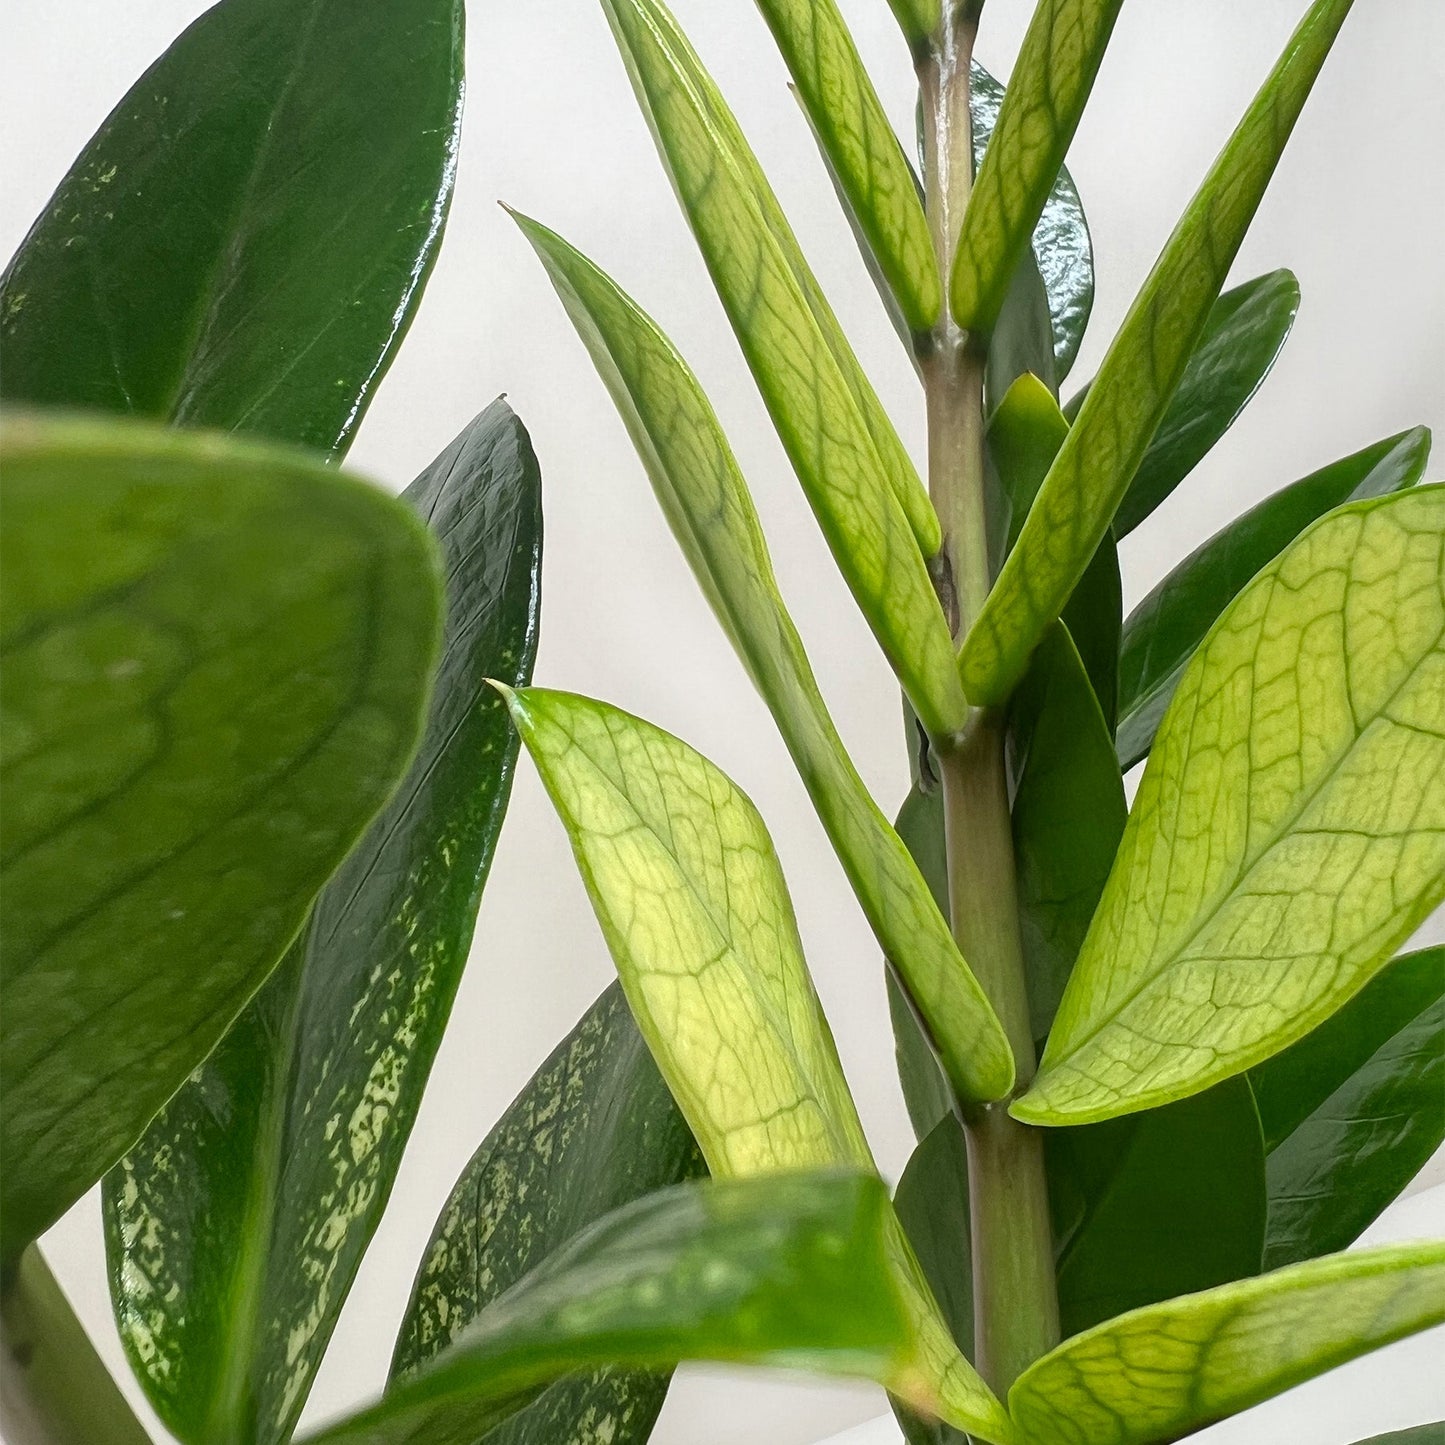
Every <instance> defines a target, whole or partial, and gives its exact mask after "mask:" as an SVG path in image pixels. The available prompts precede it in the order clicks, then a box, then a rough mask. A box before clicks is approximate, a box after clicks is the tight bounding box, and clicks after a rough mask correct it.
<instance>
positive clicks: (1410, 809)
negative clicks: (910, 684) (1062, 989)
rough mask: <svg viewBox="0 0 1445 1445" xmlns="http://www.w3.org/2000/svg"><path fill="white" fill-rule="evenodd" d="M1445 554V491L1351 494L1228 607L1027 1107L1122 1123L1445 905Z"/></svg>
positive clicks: (1279, 1027) (1288, 1020)
mask: <svg viewBox="0 0 1445 1445" xmlns="http://www.w3.org/2000/svg"><path fill="white" fill-rule="evenodd" d="M1442 553H1445V487H1439V486H1433V487H1422V488H1417V489H1415V490H1413V491H1409V492H1402V493H1397V494H1395V495H1393V496H1389V497H1385V498H1381V499H1378V500H1374V501H1368V502H1356V503H1352V504H1350V505H1349V506H1348V507H1344V508H1341V509H1340V510H1339V511H1336V512H1333V513H1331V514H1330V515H1329V516H1327V517H1325V518H1323V519H1322V520H1321V521H1320V522H1318V523H1316V524H1315V526H1314V527H1312V528H1311V529H1310V530H1309V531H1307V532H1306V533H1305V534H1304V535H1303V536H1302V537H1301V538H1300V539H1299V540H1298V541H1297V542H1295V544H1294V545H1293V546H1292V547H1291V548H1290V549H1289V550H1288V551H1287V552H1285V553H1284V555H1283V556H1282V557H1280V558H1279V559H1278V560H1277V561H1275V562H1274V563H1272V564H1271V565H1270V566H1269V567H1267V568H1266V569H1265V570H1264V571H1263V572H1262V573H1260V575H1259V576H1258V577H1256V578H1255V580H1254V581H1253V582H1252V583H1250V585H1249V586H1248V587H1247V588H1245V590H1244V591H1243V592H1242V593H1240V595H1239V596H1238V597H1237V598H1236V599H1235V600H1234V602H1233V603H1232V604H1231V605H1230V607H1229V609H1228V610H1227V611H1226V612H1225V613H1224V615H1223V616H1222V617H1221V618H1220V620H1219V622H1218V623H1217V624H1216V625H1215V627H1214V629H1213V630H1212V631H1211V633H1210V634H1209V636H1208V638H1207V639H1206V640H1205V641H1204V643H1203V644H1202V645H1201V646H1200V648H1199V650H1198V652H1197V653H1196V654H1195V656H1194V659H1193V661H1192V662H1191V663H1190V664H1189V667H1188V669H1187V671H1186V672H1185V674H1184V678H1183V680H1182V681H1181V682H1180V684H1179V690H1178V692H1177V693H1176V694H1175V696H1174V701H1173V703H1172V704H1171V705H1170V708H1169V711H1168V713H1167V714H1166V715H1165V718H1164V722H1163V724H1162V726H1161V727H1160V730H1159V737H1158V739H1157V741H1156V742H1155V745H1154V749H1153V752H1152V753H1151V755H1150V759H1149V765H1148V767H1147V768H1146V769H1145V772H1144V778H1143V781H1142V782H1141V784H1140V787H1139V792H1138V794H1137V796H1136V798H1135V802H1134V809H1133V812H1132V814H1131V815H1130V818H1129V826H1128V828H1127V829H1126V831H1125V834H1124V840H1123V843H1122V844H1121V845H1120V848H1119V856H1118V859H1117V861H1116V862H1115V865H1114V871H1113V873H1112V874H1111V875H1110V877H1109V883H1108V886H1107V887H1106V889H1105V891H1104V897H1103V900H1102V901H1101V903H1100V905H1099V911H1098V914H1097V916H1096V917H1095V920H1094V924H1093V926H1092V928H1091V929H1090V931H1089V936H1088V938H1087V939H1086V940H1085V943H1084V947H1083V951H1082V953H1081V954H1080V956H1079V961H1078V964H1077V965H1076V967H1075V969H1074V974H1073V977H1072V978H1071V979H1070V981H1069V987H1068V990H1067V991H1066V993H1065V995H1064V1001H1063V1004H1062V1006H1061V1007H1060V1009H1059V1014H1058V1018H1057V1020H1056V1022H1055V1024H1054V1029H1053V1032H1052V1033H1051V1034H1050V1036H1049V1044H1048V1048H1047V1049H1046V1050H1045V1052H1044V1057H1043V1061H1042V1063H1041V1066H1040V1071H1039V1074H1038V1076H1037V1078H1036V1079H1035V1082H1034V1084H1033V1086H1032V1088H1031V1089H1030V1090H1029V1092H1028V1093H1027V1094H1026V1095H1025V1096H1024V1097H1023V1098H1022V1099H1021V1100H1019V1101H1018V1102H1017V1103H1016V1104H1015V1105H1014V1106H1013V1111H1014V1113H1015V1114H1016V1115H1017V1116H1018V1117H1019V1118H1022V1119H1025V1120H1027V1121H1029V1122H1031V1123H1040V1124H1061V1123H1068V1124H1072V1123H1083V1122H1087V1121H1089V1120H1092V1119H1104V1118H1110V1117H1112V1116H1114V1115H1116V1114H1123V1113H1128V1112H1131V1111H1133V1110H1136V1109H1145V1108H1149V1107H1151V1106H1153V1105H1155V1104H1159V1103H1163V1102H1165V1101H1167V1100H1169V1099H1177V1098H1180V1097H1182V1096H1183V1095H1185V1094H1190V1093H1194V1092H1197V1091H1198V1090H1200V1089H1203V1088H1206V1087H1208V1085H1210V1084H1211V1083H1214V1082H1217V1081H1218V1080H1220V1079H1223V1078H1227V1077H1229V1076H1230V1075H1231V1074H1236V1073H1239V1072H1240V1071H1241V1070H1244V1069H1247V1068H1249V1067H1251V1066H1252V1065H1254V1064H1257V1063H1259V1062H1260V1061H1261V1060H1263V1059H1265V1058H1268V1057H1269V1056H1270V1055H1271V1054H1275V1053H1278V1052H1279V1051H1280V1050H1281V1049H1283V1048H1284V1047H1285V1046H1286V1045H1288V1044H1290V1043H1292V1042H1293V1041H1294V1040H1295V1039H1297V1038H1300V1037H1301V1036H1302V1035H1303V1034H1305V1033H1307V1032H1308V1031H1309V1030H1310V1029H1312V1028H1314V1027H1315V1026H1316V1025H1317V1024H1319V1023H1321V1022H1323V1021H1324V1020H1325V1019H1326V1018H1328V1017H1329V1015H1330V1014H1332V1013H1333V1012H1334V1011H1335V1010H1336V1009H1337V1008H1339V1007H1340V1006H1341V1005H1342V1004H1343V1003H1345V1002H1346V1001H1347V1000H1348V999H1350V998H1351V997H1352V996H1353V995H1354V994H1356V993H1357V992H1358V991H1359V990H1360V989H1361V988H1363V987H1364V985H1365V984H1366V983H1367V982H1368V981H1369V980H1370V978H1371V977H1372V975H1373V974H1375V973H1376V972H1377V971H1378V970H1379V969H1380V968H1381V967H1382V966H1383V965H1384V964H1385V963H1386V962H1388V960H1389V958H1390V956H1391V954H1392V953H1393V952H1394V950H1395V949H1396V948H1397V947H1398V946H1399V945H1400V944H1401V943H1403V942H1404V941H1405V939H1407V938H1408V937H1409V936H1410V935H1411V934H1412V933H1413V932H1414V930H1415V929H1416V928H1417V927H1418V926H1419V925H1420V923H1422V922H1423V921H1424V919H1425V918H1426V917H1427V916H1428V915H1429V913H1430V910H1431V909H1432V908H1433V907H1434V906H1435V905H1436V904H1437V903H1439V902H1440V901H1441V899H1442V898H1445V569H1442V560H1445V559H1442Z"/></svg>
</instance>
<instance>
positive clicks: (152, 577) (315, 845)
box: [0, 416, 440, 1259]
mask: <svg viewBox="0 0 1445 1445" xmlns="http://www.w3.org/2000/svg"><path fill="white" fill-rule="evenodd" d="M0 465H3V469H4V474H5V486H4V489H3V497H0V505H3V513H0V656H3V671H4V709H3V730H0V760H3V768H4V793H5V805H4V810H3V818H0V890H3V898H4V915H5V926H4V929H3V931H0V978H3V985H0V986H3V998H0V1008H3V1013H4V1019H5V1029H4V1035H3V1042H0V1087H3V1093H4V1096H5V1109H4V1111H3V1120H0V1211H3V1221H4V1234H3V1243H0V1256H3V1257H4V1258H5V1259H8V1258H9V1257H10V1256H11V1255H12V1254H13V1252H14V1251H15V1250H16V1249H17V1248H18V1247H19V1246H20V1245H23V1244H24V1243H26V1242H27V1241H28V1240H30V1239H32V1238H34V1237H35V1236H36V1235H37V1234H39V1233H40V1232H41V1231H42V1230H43V1229H45V1228H46V1227H47V1226H48V1225H50V1224H52V1223H53V1222H54V1221H55V1220H56V1219H57V1218H58V1217H59V1216H60V1214H61V1213H62V1212H63V1211H64V1210H65V1209H66V1208H68V1207H69V1206H70V1205H71V1204H72V1203H74V1202H75V1200H76V1199H78V1198H79V1197H80V1195H81V1194H83V1193H84V1192H85V1191H86V1190H87V1189H89V1188H90V1186H91V1185H93V1184H94V1183H95V1182H96V1181H97V1180H98V1179H99V1178H100V1176H101V1174H102V1173H104V1171H105V1170H106V1169H108V1168H109V1167H110V1166H111V1165H112V1164H114V1163H115V1161H116V1160H117V1159H118V1158H119V1157H120V1155H121V1154H122V1152H123V1151H124V1150H125V1149H126V1148H127V1147H128V1146H129V1145H130V1144H131V1143H132V1142H133V1141H134V1139H135V1138H136V1136H137V1135H138V1134H139V1133H140V1131H141V1130H142V1129H143V1128H144V1127H145V1125H146V1123H147V1121H148V1120H149V1119H150V1118H151V1117H152V1116H153V1115H154V1114H155V1112H156V1110H157V1109H159V1108H160V1107H161V1105H162V1104H163V1103H164V1102H165V1101H166V1099H167V1098H168V1097H169V1096H170V1095H171V1094H172V1093H173V1092H174V1091H175V1089H176V1088H177V1087H178V1086H179V1084H180V1083H181V1081H182V1080H183V1079H184V1078H185V1077H186V1075H187V1074H189V1073H190V1071H191V1070H192V1069H194V1068H195V1067H196V1065H197V1064H198V1063H200V1061H201V1060H202V1059H203V1058H204V1057H205V1056H206V1054H207V1053H208V1052H209V1051H210V1050H211V1048H212V1047H213V1046H214V1044H215V1043H216V1041H217V1039H219V1038H220V1036H221V1034H222V1033H223V1032H224V1031H225V1029H226V1026H227V1025H228V1024H229V1023H230V1022H231V1020H232V1019H233V1018H234V1017H235V1016H236V1014H237V1013H238V1012H239V1011H240V1009H241V1008H242V1007H243V1006H244V1004H245V1003H246V1000H247V999H248V998H249V997H250V996H251V995H252V994H253V993H254V992H255V991H256V989H257V988H258V987H259V986H260V985H261V983H262V981H263V980H264V979H265V978H266V976H267V975H268V974H269V973H270V972H271V970H272V969H273V968H275V967H276V964H277V961H278V960H279V959H280V957H281V955H282V953H284V952H285V950H286V946H287V944H288V943H289V942H290V941H291V939H292V937H293V936H294V935H295V932H296V930H297V928H299V927H300V925H301V922H302V920H303V918H304V917H305V914H306V909H307V907H308V905H309V904H310V902H311V899H312V897H313V896H314V895H315V893H316V890H317V889H318V888H319V887H320V886H321V885H322V883H324V882H325V880H326V878H327V876H328V875H329V874H330V873H331V872H332V870H333V869H334V868H335V867H336V865H337V863H338V862H339V861H340V860H341V858H342V857H344V856H345V854H346V853H347V850H348V849H349V848H350V847H351V846H352V844H353V843H354V842H355V841H356V839H357V837H358V836H359V835H360V834H361V832H362V830H363V829H364V828H365V827H366V825H367V823H368V822H370V820H371V818H372V816H373V815H374V814H375V813H376V811H377V809H378V808H380V807H381V805H382V804H383V803H384V802H385V801H386V799H387V797H388V796H389V795H390V793H391V791H392V789H393V788H394V787H395V785H396V782H397V779H398V778H399V777H400V776H401V774H402V772H403V770H404V769H405V768H406V765H407V762H408V761H409V759H410V757H411V754H412V750H413V748H414V747H415V745H416V739H417V734H418V731H419V729H420V726H421V722H422V717H423V712H424V709H425V707H426V698H427V693H428V690H429V688H430V684H431V676H432V668H433V664H434V662H435V658H436V639H437V631H438V625H439V612H440V579H439V577H438V573H437V564H436V553H435V548H434V547H433V546H432V544H431V542H430V540H429V539H428V537H427V536H426V533H425V531H424V529H423V528H422V527H420V526H419V525H418V524H417V522H416V520H415V519H414V518H413V517H412V516H411V515H410V514H409V513H408V512H407V510H406V509H405V508H403V507H400V506H398V505H397V504H396V502H395V501H394V500H392V499H391V498H388V497H386V496H384V495H383V494H382V493H380V492H378V491H375V490H373V489H372V488H370V487H368V486H365V485H363V484H361V483H359V482H357V481H355V480H353V479H349V478H346V477H343V476H340V475H338V474H337V473H336V472H335V471H333V470H331V469H328V468H325V467H323V466H322V465H321V464H320V463H319V462H318V461H315V460H312V459H310V458H307V457H304V456H301V455H298V454H297V453H294V452H290V451H282V450H279V449H276V448H270V447H263V446H260V445H256V444H248V443H242V442H234V441H228V440H227V439H226V438H223V437H216V436H213V435H207V436H181V435H179V434H176V433H172V432H167V431H164V430H162V429H159V428H156V427H154V426H152V425H149V424H144V423H137V422H132V421H99V422H97V421H81V420H76V419H70V420H65V421H53V420H39V419H35V418H22V417H20V416H11V417H9V418H7V422H6V427H5V437H4V442H3V457H0Z"/></svg>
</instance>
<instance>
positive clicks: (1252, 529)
mask: <svg viewBox="0 0 1445 1445" xmlns="http://www.w3.org/2000/svg"><path fill="white" fill-rule="evenodd" d="M1429 455H1430V433H1429V432H1428V431H1427V430H1426V429H1425V428H1424V427H1415V428H1414V429H1413V430H1411V431H1407V432H1401V433H1400V434H1399V435H1398V436H1393V437H1389V438H1387V439H1386V440H1385V441H1381V442H1376V443H1375V444H1374V445H1373V446H1369V447H1366V448H1365V449H1364V450H1363V451H1359V452H1356V453H1355V454H1354V455H1353V456H1348V457H1345V458H1343V459H1342V460H1340V461H1337V462H1332V463H1331V464H1330V465H1329V466H1327V467H1322V468H1321V469H1320V470H1319V471H1317V472H1313V473H1311V474H1310V475H1309V476H1307V477H1305V478H1304V479H1303V480H1301V481H1298V482H1295V483H1293V484H1292V485H1290V486H1288V487H1285V488H1284V489H1283V491H1280V492H1277V493H1275V495H1274V496H1272V497H1268V498H1266V499H1265V500H1264V501H1263V502H1261V503H1260V504H1259V505H1258V506H1257V507H1254V508H1253V509H1251V510H1250V511H1248V512H1246V513H1245V514H1244V516H1242V517H1240V518H1239V519H1238V520H1237V521H1234V522H1231V523H1230V525H1229V526H1228V527H1226V528H1225V529H1224V530H1223V531H1222V532H1218V533H1216V534H1215V535H1214V536H1213V537H1211V538H1210V539H1209V541H1207V542H1206V543H1204V545H1203V546H1202V547H1199V548H1198V549H1197V550H1196V551H1194V552H1193V553H1191V554H1190V555H1189V556H1188V557H1186V558H1185V559H1184V561H1183V562H1181V563H1180V564H1179V565H1178V566H1177V567H1176V568H1175V569H1174V570H1173V571H1172V572H1171V573H1170V574H1169V575H1168V576H1167V577H1166V578H1165V579H1164V580H1163V581H1162V582H1161V583H1160V584H1159V585H1158V586H1157V587H1156V588H1155V589H1154V590H1153V591H1152V592H1151V593H1150V594H1149V595H1148V597H1146V598H1145V599H1144V601H1143V602H1141V603H1140V604H1139V606H1138V607H1136V608H1135V609H1134V611H1133V612H1132V613H1131V614H1130V616H1129V621H1128V623H1127V624H1126V625H1125V628H1124V640H1123V645H1122V648H1121V653H1120V658H1119V684H1120V706H1119V717H1120V720H1119V739H1118V745H1119V761H1120V763H1121V764H1122V765H1123V766H1124V767H1126V768H1129V767H1133V765H1134V764H1135V763H1137V762H1138V761H1139V760H1140V759H1141V758H1143V757H1144V755H1145V754H1146V753H1147V752H1148V751H1149V748H1150V747H1151V746H1152V744H1153V742H1154V734H1155V732H1156V730H1157V729H1158V727H1159V720H1160V719H1161V718H1162V717H1163V716H1164V709H1165V708H1167V707H1168V706H1169V699H1170V698H1172V697H1173V696H1174V689H1175V688H1176V687H1177V686H1178V685H1179V679H1180V677H1181V676H1182V675H1183V672H1184V668H1185V665H1186V664H1187V663H1188V661H1189V659H1190V658H1191V657H1192V656H1193V655H1194V649H1195V648H1196V647H1198V646H1199V644H1200V642H1201V641H1203V638H1204V634H1205V633H1206V632H1208V631H1209V629H1210V627H1212V626H1213V625H1214V621H1215V619H1216V618H1217V617H1218V616H1219V614H1220V613H1221V612H1223V611H1224V609H1225V607H1226V606H1227V605H1228V604H1229V603H1230V602H1231V601H1232V600H1233V599H1234V597H1235V596H1236V595H1238V593H1239V591H1240V589H1241V588H1242V587H1243V586H1244V585H1245V583H1246V582H1248V581H1249V579H1250V578H1251V577H1253V576H1254V574H1255V573H1256V572H1258V571H1259V570H1260V569H1261V568H1262V567H1264V566H1266V565H1267V564H1268V563H1270V562H1272V561H1273V560H1274V559H1275V558H1276V557H1277V556H1278V555H1279V554H1280V553H1281V552H1282V551H1283V550H1284V549H1285V548H1286V547H1287V546H1288V545H1289V544H1290V543H1291V542H1293V541H1294V539H1295V538H1296V537H1297V536H1298V535H1299V534H1300V533H1301V532H1302V531H1303V530H1304V529H1305V528H1306V527H1307V526H1309V524H1310V523H1311V522H1313V521H1315V520H1316V519H1317V518H1319V517H1322V516H1323V515H1324V514H1325V513H1326V512H1328V511H1330V510H1331V509H1332V508H1334V507H1338V506H1341V505H1343V504H1344V503H1345V502H1356V501H1362V500H1364V499H1365V498H1366V497H1382V496H1385V495H1386V494H1387V493H1389V492H1396V491H1401V490H1403V489H1404V488H1405V487H1412V486H1414V485H1415V483H1416V482H1418V481H1419V480H1420V477H1421V475H1422V474H1423V473H1424V470H1425V462H1426V459H1427V458H1428V457H1429Z"/></svg>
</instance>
